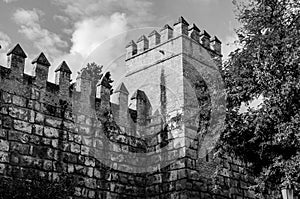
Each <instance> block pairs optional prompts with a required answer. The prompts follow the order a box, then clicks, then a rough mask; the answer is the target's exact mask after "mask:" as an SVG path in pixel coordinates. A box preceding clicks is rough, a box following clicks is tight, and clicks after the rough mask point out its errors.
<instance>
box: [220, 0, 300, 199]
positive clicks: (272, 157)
mask: <svg viewBox="0 0 300 199" xmlns="http://www.w3.org/2000/svg"><path fill="white" fill-rule="evenodd" d="M235 4H236V5H237V8H238V9H237V10H238V15H237V18H238V20H239V21H240V22H241V24H242V25H241V28H240V29H238V30H237V34H238V36H239V40H238V41H237V42H238V43H239V44H241V46H242V47H240V49H238V50H236V51H234V52H232V53H231V55H230V58H229V60H228V61H227V62H226V63H225V65H224V71H223V73H224V79H225V83H226V87H227V94H228V108H227V119H226V130H225V131H224V132H223V133H222V135H221V141H220V149H219V150H220V151H222V152H227V153H231V154H234V155H236V156H237V157H238V158H240V159H242V160H243V161H245V162H248V163H250V165H251V169H252V171H253V173H252V175H255V177H256V182H257V185H256V188H257V191H258V192H259V193H260V197H261V198H263V194H264V193H265V191H266V189H267V187H268V188H269V189H273V190H280V187H281V186H283V185H284V184H286V183H292V184H293V185H294V186H295V187H296V188H299V183H300V1H299V0H251V1H250V2H248V3H247V5H245V4H242V3H237V2H235ZM258 97H261V98H263V100H262V101H261V105H260V106H259V107H258V108H253V107H252V108H251V107H249V108H248V110H247V111H246V112H241V111H240V107H241V104H242V103H245V104H247V105H249V103H250V102H251V101H253V100H256V99H257V98H258ZM275 197H276V196H274V198H275Z"/></svg>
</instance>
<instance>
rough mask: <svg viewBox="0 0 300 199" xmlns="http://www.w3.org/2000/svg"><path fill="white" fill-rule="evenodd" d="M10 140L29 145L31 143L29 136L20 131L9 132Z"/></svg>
mask: <svg viewBox="0 0 300 199" xmlns="http://www.w3.org/2000/svg"><path fill="white" fill-rule="evenodd" d="M8 140H10V141H18V142H22V143H27V142H28V141H29V134H26V133H23V132H19V131H9V134H8Z"/></svg>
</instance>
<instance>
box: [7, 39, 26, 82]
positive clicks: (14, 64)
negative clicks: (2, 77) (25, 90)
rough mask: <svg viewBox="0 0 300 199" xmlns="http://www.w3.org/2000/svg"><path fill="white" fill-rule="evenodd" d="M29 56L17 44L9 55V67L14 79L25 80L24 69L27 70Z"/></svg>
mask: <svg viewBox="0 0 300 199" xmlns="http://www.w3.org/2000/svg"><path fill="white" fill-rule="evenodd" d="M26 58H27V55H26V54H25V52H24V50H23V49H22V47H21V46H20V44H17V45H16V46H15V47H13V48H12V49H11V50H9V51H8V53H7V65H8V67H9V68H10V70H11V73H10V76H11V77H12V78H13V79H16V80H18V81H21V80H22V79H23V74H24V68H25V59H26Z"/></svg>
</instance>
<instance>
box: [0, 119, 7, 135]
mask: <svg viewBox="0 0 300 199" xmlns="http://www.w3.org/2000/svg"><path fill="white" fill-rule="evenodd" d="M0 121H1V120H0ZM0 138H3V139H6V138H7V131H6V130H5V129H2V128H0Z"/></svg>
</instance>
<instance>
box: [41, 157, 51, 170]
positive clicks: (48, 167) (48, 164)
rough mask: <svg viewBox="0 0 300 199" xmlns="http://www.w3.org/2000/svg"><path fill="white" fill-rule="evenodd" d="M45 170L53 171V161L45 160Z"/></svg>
mask: <svg viewBox="0 0 300 199" xmlns="http://www.w3.org/2000/svg"><path fill="white" fill-rule="evenodd" d="M43 169H44V170H45V171H51V170H52V169H53V162H52V161H51V160H44V162H43Z"/></svg>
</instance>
